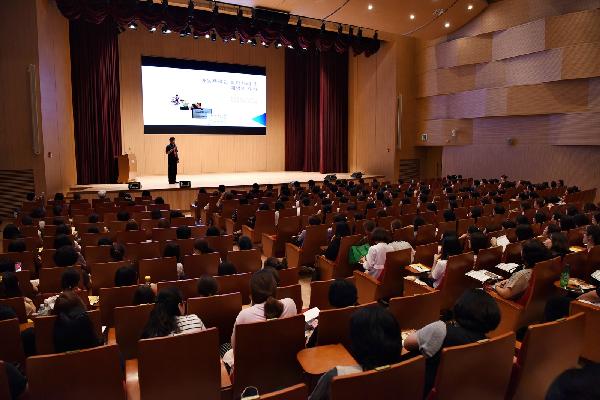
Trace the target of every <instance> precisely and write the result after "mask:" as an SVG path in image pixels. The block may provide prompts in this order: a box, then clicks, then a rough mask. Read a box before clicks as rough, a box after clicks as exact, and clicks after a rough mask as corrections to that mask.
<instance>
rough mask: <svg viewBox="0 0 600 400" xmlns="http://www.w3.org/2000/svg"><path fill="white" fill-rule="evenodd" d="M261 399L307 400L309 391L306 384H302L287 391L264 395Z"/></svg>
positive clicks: (282, 390)
mask: <svg viewBox="0 0 600 400" xmlns="http://www.w3.org/2000/svg"><path fill="white" fill-rule="evenodd" d="M260 398H261V399H262V400H306V399H307V398H308V389H307V388H306V385H305V384H304V383H300V384H298V385H294V386H290V387H289V388H286V389H281V390H277V391H275V392H271V393H267V394H263V395H261V396H260Z"/></svg>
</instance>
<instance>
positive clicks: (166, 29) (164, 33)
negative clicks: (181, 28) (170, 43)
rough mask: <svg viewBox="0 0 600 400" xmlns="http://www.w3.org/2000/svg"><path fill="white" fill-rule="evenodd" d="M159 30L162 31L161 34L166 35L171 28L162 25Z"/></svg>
mask: <svg viewBox="0 0 600 400" xmlns="http://www.w3.org/2000/svg"><path fill="white" fill-rule="evenodd" d="M161 32H162V33H163V35H168V34H169V33H171V32H172V31H171V29H169V27H168V26H166V25H163V27H162V29H161Z"/></svg>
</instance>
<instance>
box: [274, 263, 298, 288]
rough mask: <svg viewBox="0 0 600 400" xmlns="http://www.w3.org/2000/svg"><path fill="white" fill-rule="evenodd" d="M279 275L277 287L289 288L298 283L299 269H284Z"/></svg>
mask: <svg viewBox="0 0 600 400" xmlns="http://www.w3.org/2000/svg"><path fill="white" fill-rule="evenodd" d="M277 272H278V273H279V286H290V285H295V284H297V283H298V279H299V272H300V267H296V268H284V269H280V270H279V271H277Z"/></svg>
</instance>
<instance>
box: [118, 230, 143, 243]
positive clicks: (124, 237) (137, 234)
mask: <svg viewBox="0 0 600 400" xmlns="http://www.w3.org/2000/svg"><path fill="white" fill-rule="evenodd" d="M145 241H146V231H142V230H137V231H123V232H117V242H119V243H141V242H145Z"/></svg>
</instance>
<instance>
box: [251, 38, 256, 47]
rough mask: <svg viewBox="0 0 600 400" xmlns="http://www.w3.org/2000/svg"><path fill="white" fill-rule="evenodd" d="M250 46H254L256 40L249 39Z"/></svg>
mask: <svg viewBox="0 0 600 400" xmlns="http://www.w3.org/2000/svg"><path fill="white" fill-rule="evenodd" d="M250 44H251V45H252V46H256V39H254V38H252V39H250Z"/></svg>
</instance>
